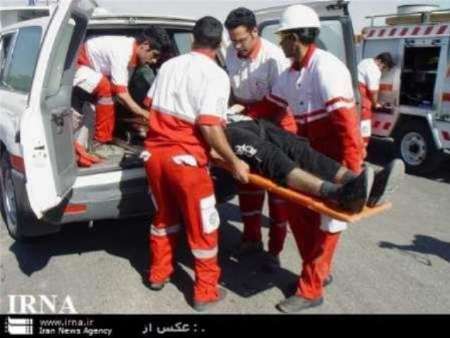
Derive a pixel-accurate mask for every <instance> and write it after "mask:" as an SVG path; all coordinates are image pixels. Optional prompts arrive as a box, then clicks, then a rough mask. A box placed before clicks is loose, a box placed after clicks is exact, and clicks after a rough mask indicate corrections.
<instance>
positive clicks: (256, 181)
mask: <svg viewBox="0 0 450 338" xmlns="http://www.w3.org/2000/svg"><path fill="white" fill-rule="evenodd" d="M249 181H250V183H251V184H253V185H256V186H258V187H260V188H263V189H264V190H267V191H270V192H271V193H273V194H275V195H278V196H280V197H282V198H284V199H285V200H288V201H290V202H293V203H295V204H299V205H301V206H304V207H306V208H308V209H310V210H313V211H316V212H318V213H321V214H325V215H327V216H330V217H331V218H334V219H337V220H339V221H344V222H348V223H354V222H357V221H360V220H362V219H364V218H369V217H372V216H375V215H378V214H380V213H382V212H384V211H386V210H388V209H390V208H391V207H392V203H390V202H388V203H384V204H382V205H379V206H376V207H374V208H369V207H368V206H365V207H364V209H363V211H361V212H359V213H357V214H351V213H348V212H345V211H342V210H339V209H336V208H334V207H333V206H331V205H329V204H327V203H325V202H324V201H323V200H321V199H319V198H316V197H312V196H308V195H305V194H302V193H300V192H298V191H295V190H292V189H288V188H283V187H281V186H279V185H277V184H276V183H274V182H273V181H271V180H269V179H267V178H264V177H262V176H259V175H256V174H249Z"/></svg>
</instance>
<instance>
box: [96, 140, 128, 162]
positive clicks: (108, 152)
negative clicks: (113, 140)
mask: <svg viewBox="0 0 450 338" xmlns="http://www.w3.org/2000/svg"><path fill="white" fill-rule="evenodd" d="M92 153H93V154H95V155H97V156H100V157H102V158H109V157H121V156H123V154H124V153H125V151H124V149H123V148H121V147H118V146H116V145H114V144H110V143H100V142H98V141H94V143H93V145H92Z"/></svg>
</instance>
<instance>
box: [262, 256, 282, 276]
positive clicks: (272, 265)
mask: <svg viewBox="0 0 450 338" xmlns="http://www.w3.org/2000/svg"><path fill="white" fill-rule="evenodd" d="M280 267H281V262H280V257H279V256H274V255H272V254H271V253H269V254H267V256H266V257H265V258H264V263H263V266H262V269H263V271H264V272H266V273H275V272H276V271H278V270H279V269H280Z"/></svg>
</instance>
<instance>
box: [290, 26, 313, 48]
mask: <svg viewBox="0 0 450 338" xmlns="http://www.w3.org/2000/svg"><path fill="white" fill-rule="evenodd" d="M287 32H288V33H294V34H295V35H297V37H298V39H299V40H300V42H301V43H303V44H304V45H310V44H312V43H314V42H315V41H316V39H317V37H318V36H319V33H320V30H319V28H315V27H312V28H299V29H292V30H288V31H287Z"/></svg>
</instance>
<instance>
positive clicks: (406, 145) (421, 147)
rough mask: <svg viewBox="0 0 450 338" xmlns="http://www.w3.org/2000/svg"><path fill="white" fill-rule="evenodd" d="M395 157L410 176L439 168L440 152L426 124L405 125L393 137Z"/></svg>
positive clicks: (410, 123) (420, 122)
mask: <svg viewBox="0 0 450 338" xmlns="http://www.w3.org/2000/svg"><path fill="white" fill-rule="evenodd" d="M395 148H396V153H397V157H399V158H401V159H402V160H403V161H404V162H405V166H406V171H407V172H408V173H410V174H427V173H430V172H432V171H434V170H436V169H437V168H438V167H439V164H440V163H441V161H442V157H443V156H442V152H441V151H440V150H439V149H438V148H437V147H436V144H435V142H434V140H433V136H432V135H431V132H430V130H429V127H428V126H427V124H426V123H424V122H422V121H418V120H413V121H409V122H407V123H405V124H404V125H403V126H402V128H401V129H400V130H399V131H398V132H397V134H396V136H395Z"/></svg>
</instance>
